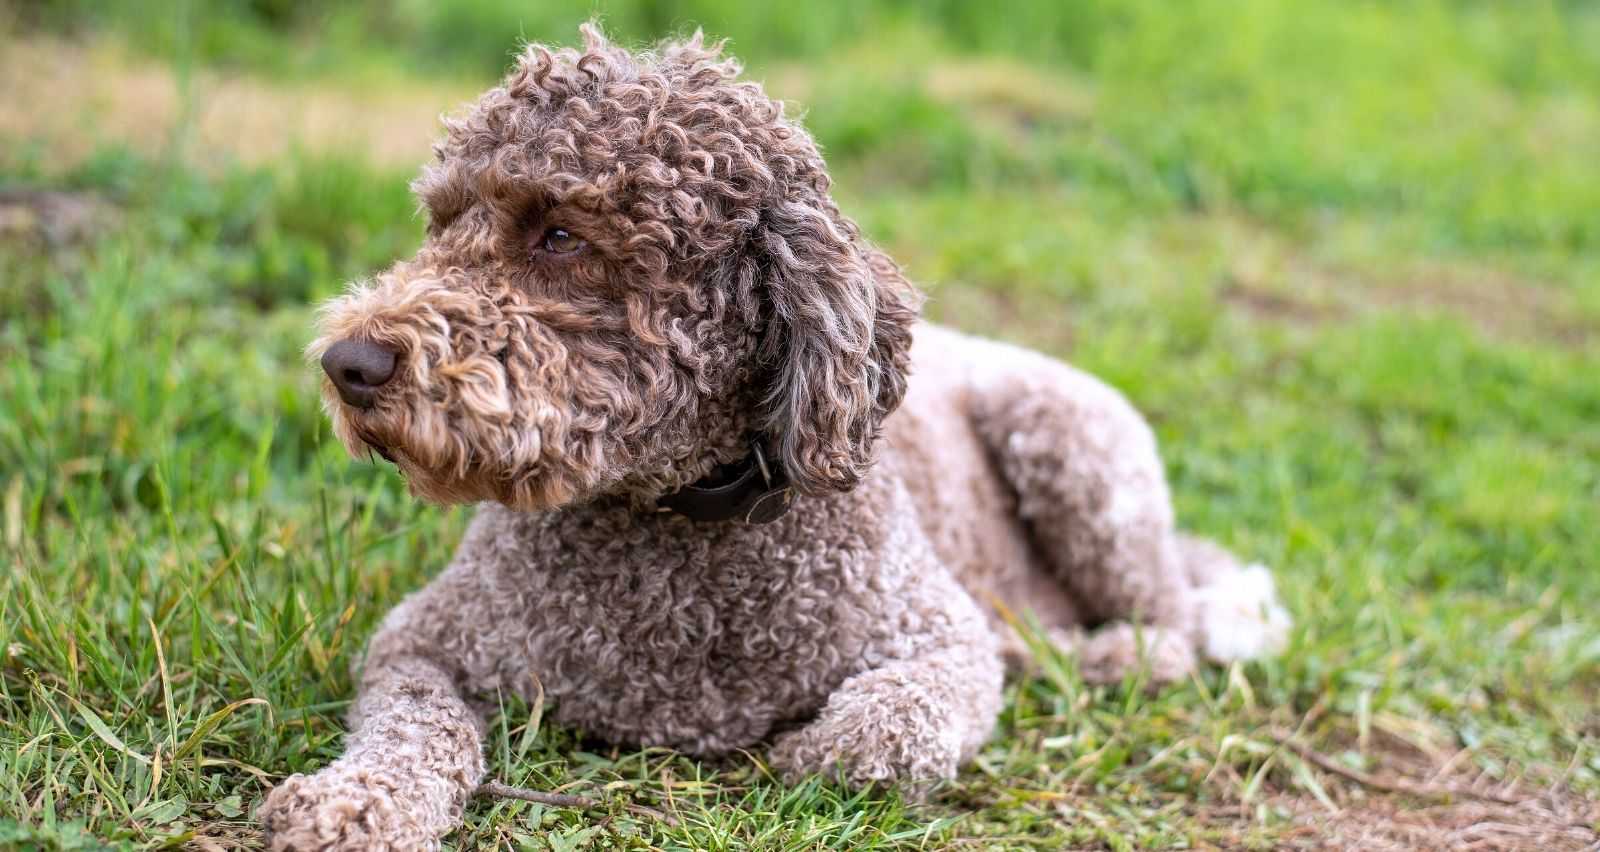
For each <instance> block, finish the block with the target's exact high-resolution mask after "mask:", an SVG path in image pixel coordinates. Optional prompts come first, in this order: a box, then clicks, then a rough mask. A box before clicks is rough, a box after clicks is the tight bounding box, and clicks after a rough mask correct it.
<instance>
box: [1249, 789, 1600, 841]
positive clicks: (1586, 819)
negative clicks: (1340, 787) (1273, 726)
mask: <svg viewBox="0 0 1600 852" xmlns="http://www.w3.org/2000/svg"><path fill="white" fill-rule="evenodd" d="M1276 804H1277V805H1278V806H1279V807H1282V808H1284V809H1286V810H1289V811H1290V812H1292V813H1295V816H1294V823H1295V828H1294V829H1293V830H1291V831H1290V832H1289V833H1288V836H1287V837H1286V838H1285V840H1287V841H1288V842H1289V843H1290V844H1293V846H1295V847H1299V848H1304V849H1362V850H1370V852H1390V850H1393V852H1402V850H1440V852H1444V850H1451V852H1459V850H1503V849H1537V850H1541V852H1568V850H1571V852H1578V851H1579V850H1593V849H1595V848H1596V844H1600V834H1597V833H1596V832H1595V829H1594V825H1595V820H1597V819H1600V811H1597V810H1596V808H1595V806H1594V804H1593V803H1592V802H1585V801H1583V800H1581V799H1578V798H1577V797H1574V796H1559V795H1552V796H1548V797H1543V798H1538V799H1531V800H1529V801H1526V802H1523V803H1520V804H1516V805H1505V804H1498V803H1492V802H1457V803H1451V804H1433V805H1428V804H1418V803H1415V802H1407V801H1403V800H1396V799H1379V800H1371V801H1366V802H1361V803H1359V804H1355V805H1352V806H1345V807H1341V808H1340V809H1339V810H1338V811H1337V812H1334V813H1329V812H1328V811H1327V810H1326V809H1325V807H1324V806H1322V805H1321V804H1320V803H1318V802H1316V801H1315V800H1309V799H1296V800H1293V801H1292V802H1290V801H1287V800H1282V801H1279V802H1277V803H1276Z"/></svg>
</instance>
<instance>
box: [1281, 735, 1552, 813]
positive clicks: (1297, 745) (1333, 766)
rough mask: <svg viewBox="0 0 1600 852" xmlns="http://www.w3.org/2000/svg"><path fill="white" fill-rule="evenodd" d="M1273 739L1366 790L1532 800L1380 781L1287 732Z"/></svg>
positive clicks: (1512, 801)
mask: <svg viewBox="0 0 1600 852" xmlns="http://www.w3.org/2000/svg"><path fill="white" fill-rule="evenodd" d="M1270 736H1271V737H1272V739H1273V740H1275V741H1276V742H1277V743H1278V744H1279V745H1281V746H1283V747H1284V748H1286V749H1289V750H1290V751H1292V752H1294V753H1295V754H1296V755H1298V756H1299V757H1300V758H1301V759H1302V760H1304V761H1306V762H1307V763H1311V764H1314V765H1315V766H1316V767H1317V768H1318V769H1321V770H1323V771H1324V772H1331V773H1333V774H1334V775H1338V776H1339V777H1341V778H1345V779H1348V780H1350V781H1354V782H1356V783H1357V784H1360V785H1361V786H1363V787H1370V788H1372V789H1374V790H1382V791H1383V792H1386V793H1399V794H1401V795H1406V796H1416V797H1417V798H1419V799H1477V800H1479V801H1485V802H1495V803H1497V804H1501V805H1520V804H1522V803H1524V802H1526V801H1528V800H1529V797H1526V796H1507V795H1504V794H1500V793H1493V792H1489V791H1485V790H1474V789H1472V788H1470V787H1463V786H1460V785H1457V784H1442V783H1428V782H1421V781H1412V780H1409V779H1406V778H1379V777H1378V776H1376V775H1372V774H1370V773H1367V772H1362V771H1361V770H1359V769H1352V768H1350V767H1348V766H1345V765H1343V764H1341V763H1339V762H1338V761H1337V760H1334V759H1333V758H1331V757H1329V756H1327V755H1325V754H1323V753H1322V752H1320V751H1317V750H1316V749H1314V748H1312V747H1310V746H1308V745H1306V744H1305V743H1302V742H1300V741H1299V740H1297V739H1295V738H1294V736H1293V735H1292V734H1289V733H1288V732H1286V731H1272V732H1271V733H1270Z"/></svg>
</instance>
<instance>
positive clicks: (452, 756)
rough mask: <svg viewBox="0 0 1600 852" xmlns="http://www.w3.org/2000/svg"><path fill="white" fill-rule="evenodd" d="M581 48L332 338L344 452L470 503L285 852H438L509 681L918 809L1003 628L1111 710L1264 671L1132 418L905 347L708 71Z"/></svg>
mask: <svg viewBox="0 0 1600 852" xmlns="http://www.w3.org/2000/svg"><path fill="white" fill-rule="evenodd" d="M583 41H584V44H583V48H582V49H581V50H579V49H571V48H568V49H560V50H556V49H551V48H546V47H543V46H539V45H534V46H530V47H529V48H528V49H527V51H526V52H525V53H524V54H523V56H522V58H521V60H520V61H519V62H518V64H517V66H516V68H515V69H514V70H513V71H512V72H511V73H510V74H509V76H508V77H507V78H506V79H505V81H504V82H503V84H502V85H500V86H499V87H497V88H494V89H492V90H490V91H489V92H488V93H487V94H485V95H484V96H483V97H482V98H481V99H480V100H479V101H478V102H477V103H476V104H475V105H473V106H471V107H470V108H468V109H467V110H466V111H465V112H464V113H463V114H462V115H460V116H458V117H457V118H455V119H453V120H450V121H449V122H448V133H447V134H446V136H445V138H444V139H443V140H442V141H441V142H440V143H439V144H438V145H437V146H436V149H435V153H436V155H437V156H436V157H435V161H434V162H433V163H432V164H431V165H429V166H427V167H426V168H425V169H424V171H423V173H422V175H421V177H419V178H418V179H417V181H416V182H415V184H414V188H415V190H416V193H417V195H418V197H419V198H420V200H421V203H422V205H423V207H424V209H425V212H426V213H427V217H428V226H427V239H426V242H425V243H424V245H423V246H422V248H421V250H420V251H419V252H418V253H417V255H416V257H414V258H412V259H410V260H407V261H403V262H401V263H398V264H396V265H395V266H394V267H393V268H391V269H389V270H388V271H386V272H384V273H382V274H381V275H378V276H377V277H376V279H375V280H372V281H370V282H364V283H360V284H357V285H355V286H353V287H352V288H351V289H350V291H349V292H348V294H346V295H344V296H342V297H340V298H338V299H335V300H334V301H333V302H331V303H330V304H328V305H327V306H326V308H325V309H324V311H323V313H322V316H321V324H320V329H319V332H320V336H319V337H318V339H317V341H316V342H315V343H314V344H313V345H312V347H311V353H312V355H313V356H314V357H316V358H318V359H320V361H321V363H322V366H323V368H324V370H325V371H326V374H327V378H326V381H325V384H324V392H325V397H326V400H327V409H328V412H329V414H330V416H331V418H332V420H333V425H334V430H335V432H336V433H337V434H338V436H339V439H340V440H341V441H342V442H343V443H344V444H345V445H346V446H347V447H348V448H349V450H350V452H351V453H353V454H354V455H356V456H358V457H366V456H370V455H374V454H376V455H381V456H383V457H385V458H387V459H389V460H391V461H392V462H393V463H394V464H395V466H396V467H398V468H399V471H400V473H401V474H402V475H403V476H404V478H405V481H406V483H407V484H408V486H409V487H410V489H411V490H412V492H414V493H415V494H416V495H418V496H420V497H422V498H425V499H428V500H433V501H437V502H440V503H468V502H471V503H479V504H480V506H479V508H478V510H477V515H476V517H475V519H474V521H473V523H472V525H471V528H470V529H469V531H468V532H467V535H466V537H465V540H464V541H462V543H461V545H460V549H459V550H458V552H457V553H456V556H455V559H454V561H453V562H452V563H451V564H450V565H449V566H448V567H447V568H446V569H445V570H444V572H443V573H442V574H440V575H439V576H438V578H437V579H435V580H434V581H433V582H432V583H430V584H429V585H428V586H427V587H426V588H424V589H422V590H421V591H419V592H416V593H415V594H413V595H411V596H410V597H409V598H407V599H406V600H405V602H403V603H402V604H401V605H400V606H399V607H398V608H396V609H395V610H394V611H393V612H392V613H390V614H389V616H388V618H387V619H386V620H385V621H384V622H383V625H382V627H381V628H380V629H379V631H378V633H377V635H376V636H374V637H373V639H372V641H371V644H370V646H369V647H368V650H367V653H366V655H365V659H364V661H363V664H362V672H361V675H360V692H359V695H358V697H357V699H356V701H355V704H354V707H353V709H352V711H351V713H350V735H349V741H348V743H347V748H346V751H345V754H344V756H343V757H341V758H339V759H338V760H336V761H335V762H333V763H332V764H330V765H328V766H327V767H325V768H323V769H322V770H320V771H319V772H317V773H315V774H312V775H296V776H293V777H291V778H288V779H286V780H285V781H284V782H283V783H281V784H279V785H278V786H277V787H276V788H274V789H273V790H272V792H271V793H270V795H269V796H268V797H267V799H266V802H265V803H264V805H263V806H262V808H261V812H260V814H261V818H262V820H263V822H264V824H265V828H266V830H267V832H268V834H269V837H270V845H271V847H272V848H273V849H278V850H286V849H297V850H312V849H417V848H432V847H436V846H437V845H438V843H439V838H441V837H442V836H443V835H445V834H447V833H448V832H450V831H451V829H453V828H454V827H455V826H456V825H457V823H458V822H459V820H460V819H461V816H462V811H463V808H464V807H465V806H466V803H467V800H468V798H469V797H470V795H471V794H472V791H473V790H474V788H475V787H476V786H477V785H478V783H479V782H480V781H481V780H482V778H483V775H484V771H485V767H484V754H483V749H482V746H481V743H480V740H481V738H482V736H483V733H484V729H485V724H486V717H485V716H484V715H483V714H484V712H485V709H486V708H487V707H489V706H491V705H492V704H493V702H492V701H485V700H483V699H484V698H485V697H490V698H492V697H493V696H494V694H495V693H496V692H497V691H503V692H507V693H520V694H522V695H525V696H530V697H531V696H532V695H533V694H535V693H536V692H537V690H539V689H540V688H542V690H543V693H544V695H545V696H546V698H547V699H548V700H549V701H551V702H552V710H551V713H552V714H553V717H554V718H555V719H556V720H558V721H560V722H562V723H566V724H569V725H573V726H576V727H578V728H580V729H582V730H583V731H585V732H587V733H588V734H590V735H593V736H597V737H602V738H605V739H607V740H610V741H613V742H616V743H621V744H639V745H654V746H670V747H672V748H677V749H681V750H683V751H685V752H688V753H690V754H696V755H719V754H726V753H728V752H730V751H733V750H735V749H762V750H763V752H762V753H764V754H765V756H766V759H767V760H768V761H770V763H771V765H772V766H773V767H775V768H776V769H777V770H779V771H780V772H782V773H783V775H784V776H786V777H788V778H794V777H797V776H802V775H804V774H806V773H823V774H825V775H828V776H830V777H835V776H838V777H843V778H844V779H846V781H848V782H849V783H851V784H857V785H859V784H868V783H873V782H886V783H898V784H902V785H905V787H906V788H907V789H909V790H913V791H919V790H924V789H926V788H927V787H928V785H929V784H930V782H934V781H937V780H939V779H944V778H950V777H952V776H953V775H954V774H955V773H956V772H957V770H958V769H959V767H960V766H961V764H962V762H963V761H965V760H967V759H968V758H969V757H971V756H972V754H973V753H974V751H975V750H976V749H977V748H978V747H979V746H980V745H981V744H982V743H983V742H984V741H985V739H987V738H988V737H989V736H990V734H991V732H992V731H993V729H994V726H995V720H996V716H997V714H998V713H999V711H1000V706H1001V686H1002V680H1003V678H1004V675H1005V673H1006V671H1007V669H1008V666H1012V667H1014V666H1015V664H1016V663H1017V662H1018V661H1020V660H1021V659H1022V657H1023V656H1024V655H1025V651H1024V649H1023V647H1022V645H1021V642H1020V641H1019V640H1018V638H1017V637H1016V636H1015V635H1014V634H1013V632H1012V630H1011V629H1010V628H1009V627H1008V626H1007V622H1006V621H1005V620H1004V619H1002V617H1001V615H1000V613H1001V612H1002V611H1004V610H1006V609H1010V610H1013V611H1019V612H1020V611H1024V610H1031V611H1032V612H1033V613H1034V614H1036V615H1037V617H1038V618H1039V620H1040V621H1041V622H1042V623H1043V624H1044V625H1045V626H1046V627H1047V628H1049V629H1050V630H1051V631H1052V636H1053V637H1054V638H1055V639H1056V640H1057V641H1059V642H1060V643H1062V645H1063V646H1064V647H1065V648H1066V649H1067V650H1068V651H1070V652H1071V653H1074V654H1076V655H1077V657H1078V659H1079V661H1080V664H1081V667H1082V671H1083V673H1084V675H1085V676H1086V677H1087V678H1089V679H1091V680H1094V681H1106V680H1115V679H1119V678H1122V677H1123V676H1124V675H1125V674H1128V673H1129V672H1130V671H1132V670H1133V669H1134V668H1136V667H1139V666H1147V667H1148V669H1149V673H1150V676H1151V677H1152V678H1153V679H1155V680H1156V681H1167V680H1171V679H1173V678H1177V677H1180V676H1183V675H1184V674H1185V673H1186V672H1187V671H1189V670H1190V669H1191V668H1192V667H1193V666H1194V665H1196V664H1197V662H1198V661H1199V660H1202V659H1209V660H1213V661H1227V660H1235V659H1241V658H1245V657H1250V656H1254V655H1258V654H1262V653H1267V652H1270V651H1271V650H1273V649H1274V648H1275V647H1276V646H1278V645H1279V644H1280V643H1281V642H1282V640H1283V638H1284V634H1285V633H1286V631H1287V628H1288V618H1287V615H1286V614H1285V613H1284V611H1283V609H1282V608H1281V607H1280V606H1279V605H1278V604H1277V602H1276V598H1275V593H1274V591H1273V584H1272V578H1271V576H1270V575H1269V574H1268V573H1267V571H1266V569H1264V568H1262V567H1260V566H1245V565H1242V564H1240V563H1239V562H1238V561H1237V560H1235V559H1234V558H1233V557H1232V556H1231V555H1229V554H1228V553H1227V552H1225V551H1223V550H1222V549H1221V548H1219V547H1216V546H1215V545H1212V544H1209V543H1207V542H1204V541H1201V540H1198V539H1194V538H1189V537H1187V536H1184V535H1182V534H1180V533H1179V532H1178V531H1177V530H1176V528H1175V526H1174V523H1173V513H1172V506H1171V501H1170V498H1169V494H1168V490H1167V484H1166V480H1165V478H1164V475H1163V472H1162V467H1161V462H1160V459H1159V458H1158V456H1157V453H1156V444H1155V440H1154V438H1153V436H1152V434H1151V431H1150V429H1149V427H1148V426H1147V425H1146V423H1145V421H1144V420H1143V419H1142V418H1141V417H1140V415H1139V414H1138V413H1137V412H1135V411H1134V409H1133V408H1132V407H1131V406H1130V405H1129V404H1128V402H1127V401H1126V400H1125V399H1124V398H1123V397H1122V396H1121V395H1120V394H1118V393H1117V392H1116V391H1114V390H1112V389H1111V388H1109V387H1107V386H1106V385H1105V384H1102V383H1101V382H1099V381H1097V380H1096V379H1094V378H1092V377H1090V376H1088V375H1085V374H1084V373H1081V372H1079V371H1077V370H1075V369H1073V368H1071V367H1069V366H1067V365H1065V364H1062V363H1060V362H1057V361H1054V360H1051V359H1049V358H1046V357H1044V356H1042V355H1039V354H1036V353H1033V352H1028V351H1025V350H1022V349H1018V348H1014V347H1011V346H1007V345H1004V344H1000V343H994V342H989V341H985V340H980V339H977V338H973V337H967V336H964V335H962V334H958V333H956V332H953V331H949V330H946V329H942V328H938V327H935V326H931V325H927V324H923V323H920V322H919V321H918V319H917V312H918V307H919V298H918V296H917V292H916V290H915V288H914V287H913V286H912V285H911V284H910V283H909V282H908V281H907V280H906V279H905V278H904V277H903V276H902V274H901V272H900V270H899V268H898V267H896V265H895V263H894V262H893V261H892V260H890V258H889V257H888V256H886V255H885V254H884V253H883V252H881V251H879V250H878V249H877V248H875V247H873V246H872V245H871V244H870V243H868V242H867V241H866V240H865V239H863V238H862V236H861V234H860V232H859V231H858V229H857V228H856V226H855V224H854V223H852V222H851V221H850V220H849V219H848V218H846V217H845V216H844V215H843V214H842V213H841V212H840V211H839V208H838V207H837V206H836V205H835V204H834V202H833V199H832V198H831V197H830V196H829V178H828V173H827V169H826V167H825V165H824V164H823V160H822V157H821V155H820V154H819V153H818V149H817V146H816V143H815V142H814V141H813V140H812V138H811V136H810V135H809V134H807V133H806V131H805V130H804V129H803V128H802V127H801V126H800V124H799V123H798V122H797V121H795V120H794V119H792V118H789V117H786V116H785V113H784V108H783V105H782V104H780V103H779V102H778V101H776V100H773V99H772V98H770V97H768V96H767V95H766V94H765V93H764V92H763V91H762V88H761V86H760V85H758V84H757V83H754V82H749V81H741V80H740V79H739V66H738V64H737V63H736V62H735V61H734V60H732V59H731V58H728V57H725V56H723V55H722V53H721V49H720V45H708V44H706V43H705V42H704V40H703V39H702V38H701V37H700V36H699V35H696V36H695V37H693V38H690V39H688V40H686V41H679V42H668V43H664V44H661V45H659V46H657V47H656V48H655V49H654V50H650V51H642V52H634V51H629V50H626V49H623V48H621V47H617V46H614V45H612V44H611V43H609V42H608V41H607V40H606V39H605V37H604V36H603V35H601V34H600V32H599V31H598V30H597V29H595V28H593V27H586V28H584V31H583ZM747 485H748V487H746V486H747ZM1135 620H1137V626H1136V625H1135Z"/></svg>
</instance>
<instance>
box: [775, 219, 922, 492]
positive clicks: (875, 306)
mask: <svg viewBox="0 0 1600 852" xmlns="http://www.w3.org/2000/svg"><path fill="white" fill-rule="evenodd" d="M819 188H820V187H819ZM798 195H799V198H794V197H793V196H791V198H790V199H786V200H784V201H782V202H779V203H777V204H775V205H773V206H772V207H770V208H768V209H767V210H765V211H763V213H762V217H761V219H762V221H761V225H760V226H759V227H758V228H757V231H756V239H757V246H756V248H757V253H758V254H759V255H760V256H761V266H762V272H763V276H762V277H763V279H764V281H763V283H764V285H765V286H764V288H763V289H764V290H765V296H766V299H767V304H768V305H769V310H770V314H769V316H768V325H767V332H766V338H765V340H764V342H763V345H762V358H761V360H762V362H763V363H764V364H765V365H767V366H768V368H769V374H768V375H769V381H770V382H771V384H770V388H769V391H768V394H767V397H766V400H765V411H764V418H763V424H762V425H763V427H764V429H765V431H766V434H767V435H768V437H769V440H771V441H772V442H773V443H774V445H775V449H776V450H777V452H778V454H779V457H780V458H781V459H782V462H783V466H784V469H785V471H786V472H787V473H788V475H789V477H790V479H791V480H792V481H793V482H794V484H795V485H796V486H797V487H798V488H799V489H800V490H802V491H813V492H815V491H822V490H825V489H833V490H838V491H847V490H849V489H851V488H853V487H855V485H856V484H857V483H858V482H860V481H861V477H862V476H863V475H864V474H865V473H866V471H867V468H868V467H869V466H870V465H871V463H872V459H873V444H874V443H875V442H876V440H877V437H878V433H879V429H880V425H881V424H882V422H883V418H884V417H885V416H886V415H887V414H889V412H891V411H893V410H894V409H895V408H896V407H897V406H898V405H899V404H900V400H901V398H902V397H903V396H905V390H906V371H907V368H908V366H909V361H910V348H911V325H912V323H913V322H914V321H915V319H916V316H917V308H918V296H917V294H916V291H915V290H914V289H913V288H912V287H911V285H910V284H909V283H908V282H907V281H906V280H905V278H904V277H903V276H902V275H901V274H900V270H899V269H898V268H897V267H896V266H895V264H894V262H893V261H891V260H890V259H889V258H888V257H887V256H886V255H884V254H883V253H882V252H879V251H877V250H876V249H874V248H872V247H871V246H869V245H867V244H866V243H865V242H864V241H863V240H861V239H860V237H859V234H858V233H857V231H856V227H855V224H854V223H852V222H851V221H849V220H848V219H846V218H845V217H843V216H842V215H840V213H839V209H838V207H836V206H835V205H834V203H833V201H832V199H830V198H829V197H828V195H827V193H826V191H825V190H824V191H820V192H802V193H798Z"/></svg>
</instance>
